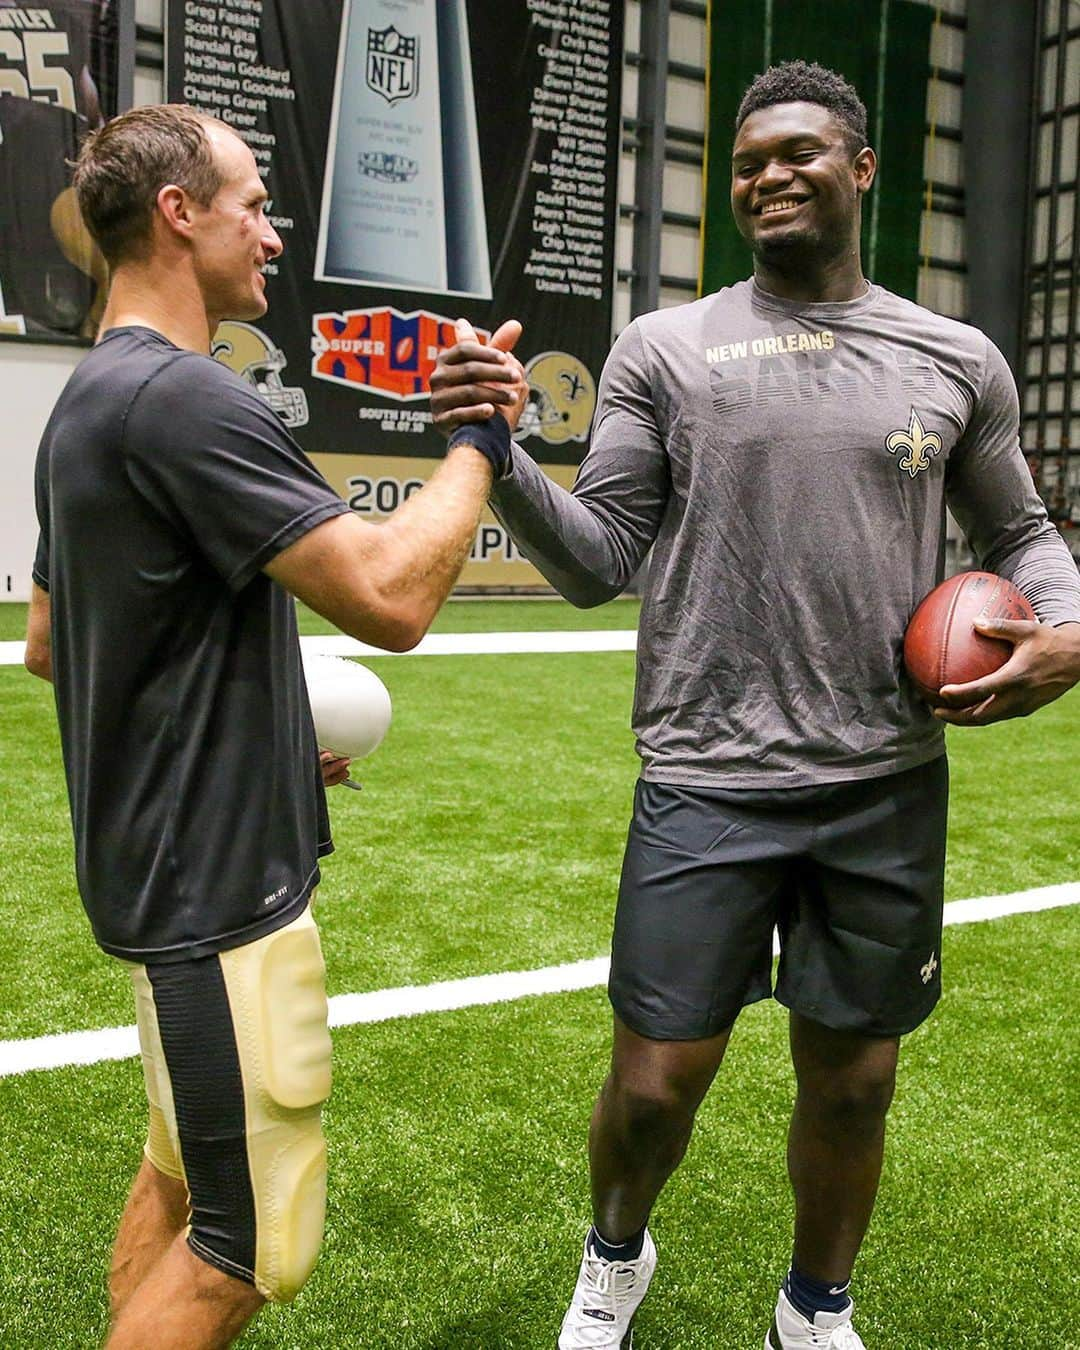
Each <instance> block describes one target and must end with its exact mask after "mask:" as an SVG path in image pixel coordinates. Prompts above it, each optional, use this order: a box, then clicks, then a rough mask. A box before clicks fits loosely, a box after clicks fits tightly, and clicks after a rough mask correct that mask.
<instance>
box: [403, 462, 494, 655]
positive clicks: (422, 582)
mask: <svg viewBox="0 0 1080 1350" xmlns="http://www.w3.org/2000/svg"><path fill="white" fill-rule="evenodd" d="M490 484H491V467H490V465H489V464H488V462H487V460H486V459H484V458H483V456H482V455H480V454H479V453H477V451H475V450H473V449H471V448H470V447H468V446H459V447H455V448H454V449H452V450H450V452H449V453H448V454H447V456H446V459H445V460H444V461H443V463H442V464H440V466H439V468H438V469H437V470H436V472H435V473H434V474H433V475H432V476H431V478H430V479H429V480H428V482H427V483H426V484H425V485H424V488H423V490H422V491H420V492H418V493H416V494H415V495H414V496H412V497H410V498H409V499H408V500H407V501H406V502H404V503H403V504H402V505H401V506H400V507H399V508H398V509H397V510H396V511H395V512H394V514H393V516H391V517H390V519H389V520H387V521H385V522H384V523H383V524H382V525H380V526H379V527H378V528H379V531H380V533H383V532H385V535H386V536H387V537H386V538H385V539H384V541H383V542H384V543H385V545H386V547H385V548H380V550H379V564H378V566H379V569H380V575H379V579H378V584H379V588H380V590H381V591H382V592H383V594H385V595H386V597H387V598H388V599H393V598H395V597H397V596H401V595H408V596H409V597H410V598H411V600H412V602H413V603H414V605H415V606H416V609H417V611H418V615H419V617H420V621H421V622H422V625H423V627H424V629H425V630H426V628H427V626H428V625H429V624H430V623H431V621H432V619H434V617H435V615H436V614H437V613H438V611H439V608H440V606H441V605H442V604H443V602H444V601H445V600H446V598H447V597H448V596H449V594H450V592H451V591H452V590H453V588H454V584H455V583H456V581H457V579H458V577H459V576H460V574H461V569H462V568H463V567H464V565H465V563H466V561H467V560H468V557H469V553H470V552H471V550H472V546H473V542H474V540H475V538H476V530H477V526H478V525H479V523H480V516H481V514H482V512H483V509H484V505H485V502H486V498H487V493H488V489H489V487H490Z"/></svg>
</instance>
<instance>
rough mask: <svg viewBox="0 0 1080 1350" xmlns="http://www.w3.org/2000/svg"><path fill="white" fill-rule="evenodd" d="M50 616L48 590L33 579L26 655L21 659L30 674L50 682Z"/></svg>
mask: <svg viewBox="0 0 1080 1350" xmlns="http://www.w3.org/2000/svg"><path fill="white" fill-rule="evenodd" d="M50 617H51V606H50V604H49V592H48V591H46V590H44V589H43V588H42V587H41V586H39V585H38V584H37V582H36V581H35V582H34V583H33V586H32V588H31V591H30V612H29V614H28V616H27V623H26V656H25V657H24V658H23V659H24V661H25V663H26V669H27V670H28V671H29V672H30V674H31V675H37V676H38V677H39V678H40V679H42V680H48V681H49V682H50V683H52V638H51V634H50V628H49V623H50Z"/></svg>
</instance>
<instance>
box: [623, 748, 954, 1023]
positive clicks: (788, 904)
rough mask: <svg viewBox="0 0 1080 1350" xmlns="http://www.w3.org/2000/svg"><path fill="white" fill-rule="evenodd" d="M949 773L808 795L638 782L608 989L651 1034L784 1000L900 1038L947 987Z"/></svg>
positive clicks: (935, 771) (924, 772) (928, 769)
mask: <svg viewBox="0 0 1080 1350" xmlns="http://www.w3.org/2000/svg"><path fill="white" fill-rule="evenodd" d="M948 784H949V775H948V766H947V763H946V760H945V758H944V756H942V757H941V758H940V759H936V760H934V761H933V762H931V763H929V764H922V765H919V766H917V767H916V768H914V769H908V770H905V771H904V772H902V773H897V774H891V775H889V776H887V777H884V778H865V779H858V780H855V781H849V782H844V783H830V784H825V785H822V786H815V787H798V788H784V789H778V790H773V791H757V790H755V791H745V792H740V791H735V790H725V791H722V792H721V791H715V790H711V789H700V788H684V787H675V786H672V785H671V784H666V783H652V782H645V781H644V780H642V781H640V782H639V783H638V785H637V792H636V794H635V798H634V817H633V820H632V821H631V824H630V834H629V838H628V839H627V844H626V856H625V858H624V861H623V871H622V881H621V883H620V886H619V903H618V908H617V910H616V914H615V934H614V938H613V941H612V959H611V979H610V983H609V986H608V992H609V995H610V997H611V1003H612V1006H613V1008H614V1009H615V1012H616V1013H617V1015H618V1016H619V1017H620V1018H621V1019H622V1021H623V1022H625V1023H626V1025H627V1026H628V1027H630V1029H631V1030H632V1031H636V1032H637V1033H638V1034H639V1035H641V1036H647V1037H649V1038H650V1039H652V1040H662V1041H669V1040H671V1041H674V1040H699V1039H701V1038H703V1037H706V1036H714V1035H716V1034H717V1033H718V1032H720V1031H722V1030H723V1029H724V1028H725V1027H728V1026H730V1025H731V1023H732V1022H734V1020H735V1018H736V1015H737V1014H738V1012H739V1009H740V1008H742V1007H744V1006H745V1005H746V1004H747V1003H754V1002H756V1001H757V1000H758V999H763V998H768V997H769V995H770V993H773V992H774V991H773V989H772V979H771V976H772V944H773V930H774V928H775V929H777V930H778V931H779V936H780V966H779V971H778V974H777V979H776V989H775V997H776V998H777V999H778V1001H779V1002H780V1003H783V1004H784V1005H785V1006H786V1007H788V1008H790V1009H792V1011H794V1012H797V1013H800V1014H801V1015H802V1016H804V1017H807V1018H810V1019H812V1020H813V1021H815V1022H821V1023H823V1024H824V1025H825V1026H829V1027H834V1028H836V1029H838V1030H842V1031H854V1032H859V1033H861V1034H864V1035H868V1036H896V1035H901V1034H902V1033H904V1032H907V1031H911V1030H912V1029H913V1028H914V1027H916V1026H918V1025H919V1023H920V1022H922V1021H923V1020H924V1019H925V1018H926V1017H927V1016H928V1015H929V1013H930V1011H931V1010H932V1008H933V1007H934V1004H935V1003H936V1002H937V1000H938V997H939V995H940V992H941V921H942V902H943V878H944V869H945V824H946V814H947V805H948Z"/></svg>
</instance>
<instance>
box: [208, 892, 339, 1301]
mask: <svg viewBox="0 0 1080 1350" xmlns="http://www.w3.org/2000/svg"><path fill="white" fill-rule="evenodd" d="M222 968H223V970H224V971H225V978H226V984H227V987H228V991H229V1000H230V1003H231V1004H232V1005H233V1007H234V1009H235V1010H236V1012H237V1014H238V1016H237V1018H236V1023H237V1026H238V1029H239V1027H241V1026H242V1027H243V1029H244V1030H243V1039H244V1041H245V1042H246V1044H245V1046H244V1048H243V1049H242V1051H241V1059H242V1062H243V1066H244V1096H245V1106H246V1112H247V1123H248V1131H247V1152H248V1161H249V1163H250V1168H251V1182H252V1192H253V1200H254V1206H255V1262H254V1265H255V1269H254V1282H255V1287H256V1288H257V1289H258V1290H259V1292H260V1293H261V1294H262V1295H263V1296H264V1297H265V1298H268V1299H270V1300H272V1301H274V1302H278V1303H283V1302H288V1301H289V1300H290V1299H292V1298H294V1297H295V1296H296V1294H297V1293H298V1292H299V1290H300V1289H301V1288H302V1286H303V1284H304V1282H305V1281H306V1280H307V1278H308V1276H309V1275H310V1274H311V1271H312V1269H313V1267H314V1265H315V1261H316V1258H317V1257H318V1254H319V1248H320V1246H321V1244H322V1234H323V1225H324V1223H325V1218H326V1144H325V1141H324V1139H323V1134H322V1121H321V1110H322V1104H323V1102H324V1101H325V1100H326V1098H327V1097H328V1096H329V1095H330V1033H329V1031H328V1029H327V1002H326V982H325V981H326V977H325V967H324V965H323V959H322V952H321V950H320V947H319V937H318V930H317V929H316V928H315V925H314V922H313V921H312V920H311V917H310V915H305V916H302V918H301V919H299V920H297V921H296V922H294V923H293V924H290V925H289V926H288V927H287V928H284V929H281V930H280V931H279V932H276V933H273V934H271V935H270V936H269V937H267V938H265V939H263V940H262V941H260V942H258V943H255V944H252V946H251V947H250V948H238V949H236V951H235V952H225V953H223V954H222Z"/></svg>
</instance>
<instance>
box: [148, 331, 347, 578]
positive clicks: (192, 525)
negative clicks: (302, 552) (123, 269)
mask: <svg viewBox="0 0 1080 1350" xmlns="http://www.w3.org/2000/svg"><path fill="white" fill-rule="evenodd" d="M123 450H124V459H125V465H126V469H127V473H128V476H129V478H130V481H131V483H132V486H133V487H134V488H135V490H136V491H137V492H138V493H139V494H140V495H141V496H142V497H143V498H144V499H145V500H146V501H147V502H148V503H149V504H150V506H151V507H152V508H153V509H154V510H156V511H157V512H159V513H160V514H161V515H162V516H164V517H165V518H166V519H168V520H169V521H170V523H171V524H172V525H173V527H174V528H175V529H177V530H178V531H179V532H181V533H183V534H185V535H186V536H187V537H188V538H190V540H191V541H192V542H193V543H194V545H195V546H196V547H197V549H198V550H199V552H200V553H202V554H203V556H204V557H205V558H206V559H207V560H208V561H209V563H210V564H211V566H212V567H213V568H214V569H215V571H217V572H218V573H219V575H220V576H221V577H222V578H223V579H224V580H225V581H226V583H227V584H228V585H229V587H230V589H232V590H233V591H239V590H242V589H243V588H244V587H245V586H246V585H247V584H248V582H249V581H251V579H252V577H254V576H255V574H256V573H257V572H258V571H259V570H260V569H261V568H262V567H263V566H264V565H265V564H266V563H267V562H269V561H270V560H271V559H272V558H274V557H275V556H276V555H277V554H278V553H280V552H281V551H282V549H284V548H287V547H288V545H289V544H292V543H295V541H296V540H297V539H299V538H301V537H302V536H303V535H304V534H306V533H307V532H308V531H309V530H311V529H312V528H313V527H314V526H316V525H318V524H319V523H320V522H321V521H324V520H328V519H329V518H330V517H331V516H336V515H342V514H344V512H346V511H347V510H348V509H349V508H348V505H347V503H345V502H344V501H342V499H341V498H340V497H339V496H338V495H337V494H336V493H335V492H334V491H333V489H332V488H331V487H330V485H329V484H328V483H327V481H326V479H325V478H323V476H322V475H321V474H320V473H319V472H318V471H317V470H316V469H315V467H314V466H313V465H312V464H311V463H310V461H309V460H308V459H307V458H306V456H305V455H304V453H303V451H302V450H301V449H300V447H299V446H298V445H297V444H296V442H295V441H294V440H293V439H292V437H291V436H290V435H289V434H288V432H287V431H286V430H285V428H284V426H283V425H282V423H281V421H280V419H279V418H278V417H277V415H276V414H275V413H274V412H273V410H272V409H271V408H269V407H268V406H267V405H266V403H264V401H263V400H262V399H261V398H260V397H259V396H258V394H256V393H255V391H254V390H252V389H249V388H248V387H247V386H246V385H245V384H244V383H243V382H242V381H240V380H238V379H237V378H236V376H235V375H233V374H232V373H231V372H230V371H228V370H226V369H225V368H224V367H223V366H221V365H219V364H218V363H217V362H216V361H212V360H210V359H209V358H208V357H202V356H198V355H195V354H192V355H191V356H189V357H185V358H182V359H180V360H176V361H173V362H171V363H170V364H169V365H167V366H165V367H163V368H162V369H160V370H159V371H158V372H157V373H156V374H155V375H154V376H153V377H152V378H151V379H150V380H148V381H147V383H146V384H144V385H143V386H142V388H141V389H140V390H139V393H138V394H137V395H136V397H135V399H134V400H133V401H132V405H131V407H130V409H129V411H128V415H127V419H126V422H125V427H124V440H123Z"/></svg>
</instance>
